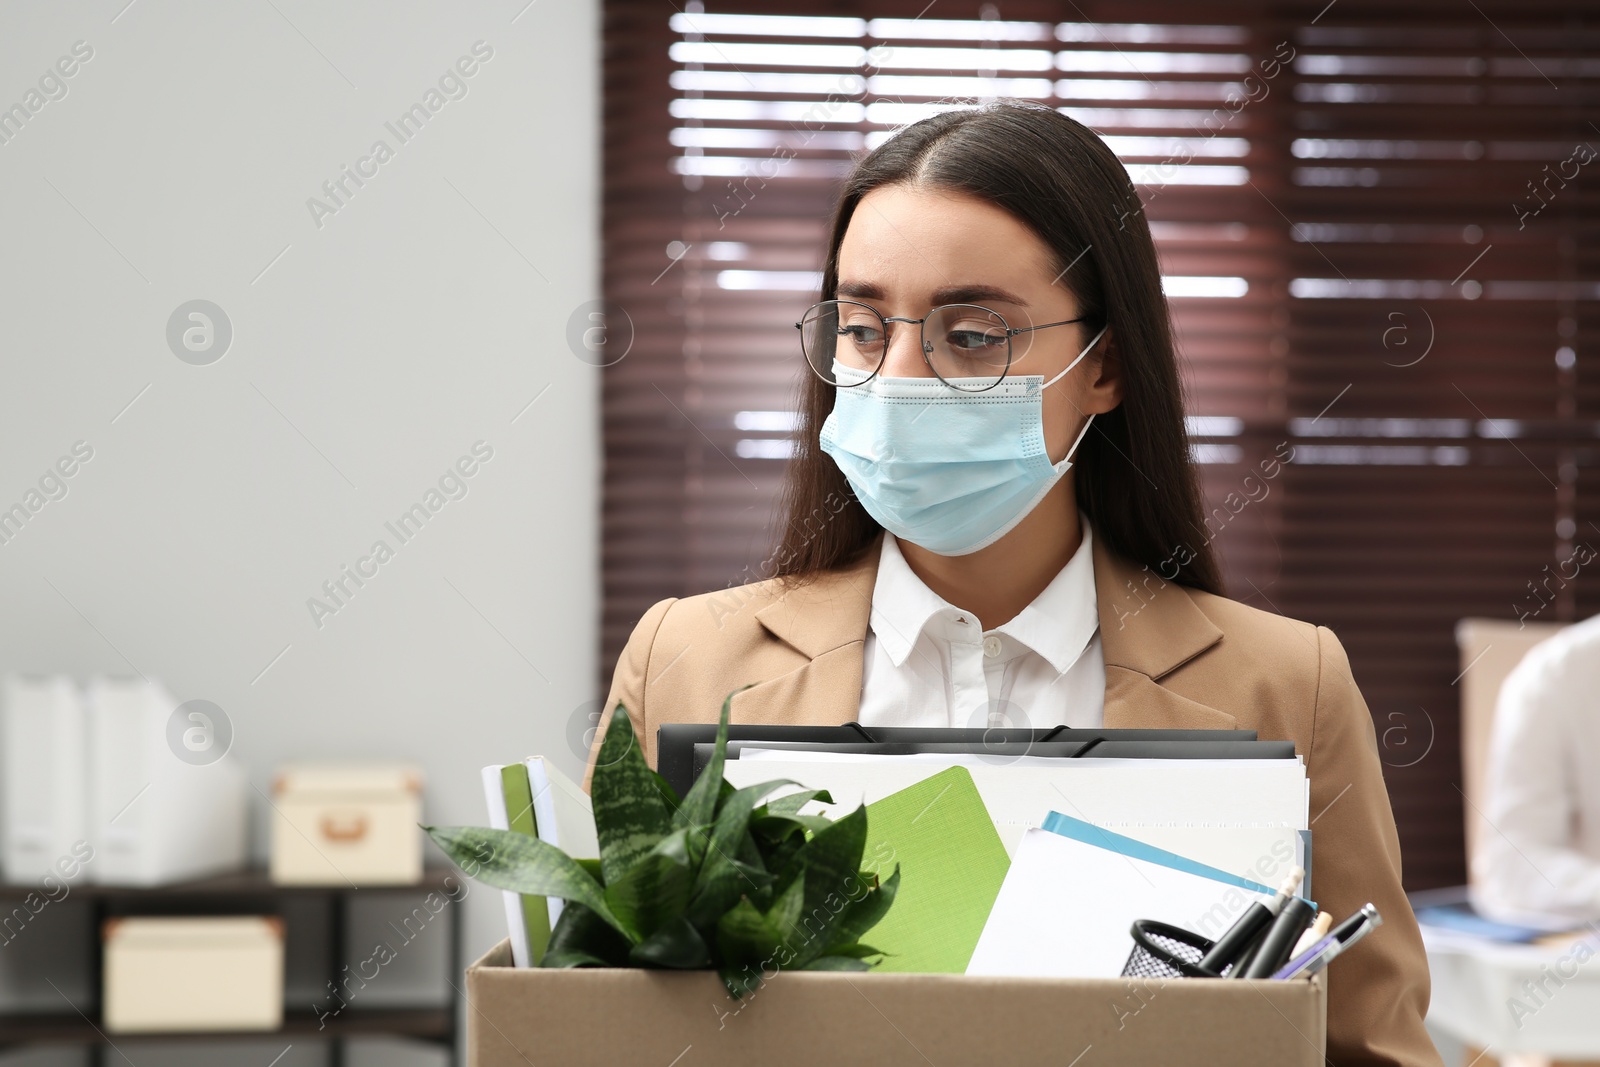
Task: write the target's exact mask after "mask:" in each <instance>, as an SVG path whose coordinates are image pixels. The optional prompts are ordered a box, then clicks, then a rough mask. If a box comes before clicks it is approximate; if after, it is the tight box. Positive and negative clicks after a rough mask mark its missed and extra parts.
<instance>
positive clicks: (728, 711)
mask: <svg viewBox="0 0 1600 1067" xmlns="http://www.w3.org/2000/svg"><path fill="white" fill-rule="evenodd" d="M754 684H755V683H754V682H751V683H750V685H754ZM750 685H744V686H740V687H739V688H738V689H735V690H734V691H733V692H732V693H729V694H728V695H727V696H726V697H724V698H723V700H722V714H721V716H720V717H719V718H718V719H717V743H716V747H715V748H713V749H712V750H711V762H710V763H708V764H706V769H705V770H703V771H701V772H700V777H698V778H696V779H695V780H694V785H692V786H690V787H689V795H688V796H686V797H684V798H683V804H682V805H680V806H679V808H678V810H677V812H676V814H675V816H674V819H675V821H676V823H677V825H679V826H708V825H710V823H711V822H712V820H713V818H714V817H715V815H716V811H717V800H718V798H720V797H721V796H722V768H723V765H724V763H726V762H727V758H728V720H729V718H730V717H731V716H732V715H733V698H734V695H735V694H737V693H742V692H744V691H745V690H746V689H749V688H750Z"/></svg>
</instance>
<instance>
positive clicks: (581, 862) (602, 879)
mask: <svg viewBox="0 0 1600 1067" xmlns="http://www.w3.org/2000/svg"><path fill="white" fill-rule="evenodd" d="M575 862H576V863H577V864H578V866H579V867H582V868H583V869H584V872H585V873H587V874H588V875H589V877H590V878H593V879H594V884H595V885H597V886H599V887H600V888H601V889H604V888H605V886H606V876H605V872H604V871H602V870H601V869H600V861H599V860H591V859H581V858H580V859H577V860H576V861H575Z"/></svg>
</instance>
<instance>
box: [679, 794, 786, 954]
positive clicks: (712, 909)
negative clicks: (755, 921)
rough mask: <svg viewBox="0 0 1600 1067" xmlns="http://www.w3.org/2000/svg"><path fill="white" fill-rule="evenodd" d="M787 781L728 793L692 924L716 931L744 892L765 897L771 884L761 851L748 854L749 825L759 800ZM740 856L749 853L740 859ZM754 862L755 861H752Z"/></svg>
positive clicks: (709, 844) (710, 843)
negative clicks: (721, 916)
mask: <svg viewBox="0 0 1600 1067" xmlns="http://www.w3.org/2000/svg"><path fill="white" fill-rule="evenodd" d="M792 784H794V783H792V782H789V781H787V780H781V779H780V780H778V781H773V782H762V783H760V784H759V785H751V786H746V787H745V788H743V789H737V790H734V791H733V792H731V793H728V794H725V799H724V800H723V803H722V808H721V810H720V811H718V812H717V820H716V824H715V825H714V826H713V827H712V828H711V834H710V836H709V838H708V839H707V841H706V861H705V863H704V864H703V865H702V866H701V867H700V876H699V878H698V880H697V881H696V883H695V895H694V900H693V901H692V902H691V903H690V905H689V913H690V921H691V922H693V923H694V924H695V925H696V926H698V927H700V928H701V929H704V930H711V929H713V924H714V923H715V922H716V920H717V918H718V917H719V916H720V915H721V914H722V913H723V912H725V911H727V910H728V909H729V908H730V907H732V906H733V904H734V902H735V901H737V900H738V899H739V895H740V894H741V893H743V894H746V895H758V896H763V897H764V896H765V890H766V889H767V887H768V886H770V885H771V884H772V878H771V876H770V875H769V874H768V873H767V871H766V868H765V866H764V865H761V864H760V861H761V859H762V857H761V853H760V851H759V850H754V855H748V851H749V850H747V849H746V848H745V846H746V844H751V842H749V840H748V839H749V834H748V831H747V830H746V825H747V824H748V822H749V820H750V813H751V812H752V811H753V810H754V808H755V803H756V801H758V800H760V799H761V798H762V797H764V796H766V795H767V794H768V793H770V792H772V790H774V789H778V788H780V787H782V786H785V785H792ZM739 854H746V855H745V858H744V859H743V860H741V858H740V855H739ZM752 861H753V862H752Z"/></svg>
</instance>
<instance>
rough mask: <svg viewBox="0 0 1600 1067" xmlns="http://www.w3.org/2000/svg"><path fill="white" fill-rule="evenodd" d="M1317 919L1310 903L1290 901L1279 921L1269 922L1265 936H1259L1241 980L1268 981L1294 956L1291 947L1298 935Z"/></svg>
mask: <svg viewBox="0 0 1600 1067" xmlns="http://www.w3.org/2000/svg"><path fill="white" fill-rule="evenodd" d="M1316 917H1317V909H1316V908H1315V906H1313V905H1312V904H1311V903H1310V902H1308V901H1306V900H1305V899H1303V898H1301V897H1293V898H1291V899H1290V900H1288V901H1285V902H1284V905H1283V908H1282V910H1280V911H1279V912H1278V917H1277V918H1276V919H1274V920H1273V921H1272V925H1271V926H1270V927H1268V928H1267V932H1266V933H1264V934H1262V935H1261V946H1260V947H1259V948H1257V949H1256V954H1255V955H1254V956H1253V957H1251V959H1250V965H1249V966H1248V967H1246V968H1244V974H1243V975H1241V977H1243V978H1271V977H1272V976H1273V974H1275V973H1276V972H1277V971H1278V969H1279V968H1280V967H1282V966H1283V965H1284V964H1285V963H1288V962H1289V956H1290V955H1291V954H1292V953H1293V952H1294V946H1295V943H1296V942H1297V941H1299V940H1300V935H1301V934H1303V933H1305V932H1306V928H1307V927H1309V926H1310V925H1311V921H1312V920H1313V919H1315V918H1316Z"/></svg>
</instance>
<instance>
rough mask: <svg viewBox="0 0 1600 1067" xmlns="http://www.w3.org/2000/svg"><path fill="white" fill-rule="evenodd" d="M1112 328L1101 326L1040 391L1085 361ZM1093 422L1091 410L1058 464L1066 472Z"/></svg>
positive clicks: (1107, 324) (1107, 325)
mask: <svg viewBox="0 0 1600 1067" xmlns="http://www.w3.org/2000/svg"><path fill="white" fill-rule="evenodd" d="M1110 328H1111V324H1110V323H1109V322H1108V323H1106V324H1105V325H1104V326H1102V327H1100V332H1099V333H1097V334H1095V335H1094V340H1093V341H1090V342H1089V344H1088V347H1086V348H1085V349H1084V350H1083V351H1082V352H1079V353H1078V357H1077V358H1076V359H1074V360H1073V361H1072V362H1071V363H1068V364H1067V366H1066V369H1065V370H1063V371H1062V372H1061V373H1060V374H1058V375H1056V376H1055V377H1054V378H1051V379H1050V380H1049V381H1048V382H1045V383H1044V385H1042V386H1040V391H1043V390H1045V389H1048V388H1049V387H1050V386H1052V385H1054V384H1056V383H1057V382H1059V381H1060V380H1061V379H1062V378H1064V377H1066V375H1067V371H1069V370H1071V369H1072V368H1073V367H1076V366H1077V365H1078V364H1079V363H1081V362H1083V357H1084V356H1087V355H1088V354H1089V352H1090V350H1091V349H1093V348H1094V346H1095V345H1097V344H1099V343H1100V338H1101V337H1104V336H1105V332H1106V330H1108V329H1110ZM1093 422H1094V414H1093V413H1092V412H1091V413H1090V414H1089V416H1088V417H1087V418H1085V419H1084V420H1083V429H1081V430H1079V431H1078V436H1077V437H1075V438H1073V440H1072V447H1071V448H1068V449H1067V454H1066V455H1065V456H1062V457H1061V462H1060V463H1059V464H1057V466H1059V467H1060V468H1061V470H1062V472H1063V473H1064V472H1066V471H1067V470H1068V469H1070V468H1071V467H1072V457H1073V455H1074V454H1075V453H1076V452H1077V451H1078V445H1079V444H1080V443H1081V442H1082V441H1083V438H1084V435H1085V434H1087V433H1088V432H1089V426H1090V424H1091V423H1093Z"/></svg>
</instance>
